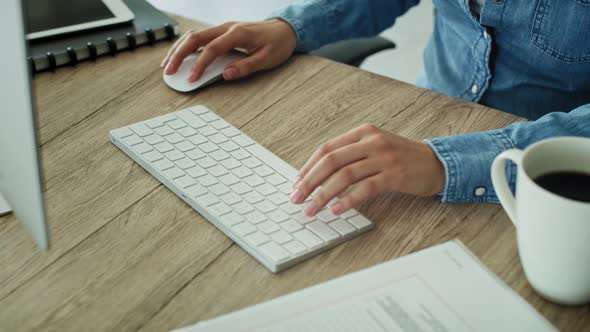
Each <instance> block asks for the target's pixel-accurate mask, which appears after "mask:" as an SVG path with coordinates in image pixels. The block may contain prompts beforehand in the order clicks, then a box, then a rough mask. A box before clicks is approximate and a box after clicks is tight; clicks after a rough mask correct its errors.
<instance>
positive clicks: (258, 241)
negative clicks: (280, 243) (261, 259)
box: [246, 232, 270, 247]
mask: <svg viewBox="0 0 590 332" xmlns="http://www.w3.org/2000/svg"><path fill="white" fill-rule="evenodd" d="M246 240H247V241H248V242H250V244H252V245H253V246H255V247H258V246H260V245H263V244H265V243H267V242H268V241H270V237H268V236H267V235H264V234H262V233H260V232H255V233H252V234H250V235H248V237H246Z"/></svg>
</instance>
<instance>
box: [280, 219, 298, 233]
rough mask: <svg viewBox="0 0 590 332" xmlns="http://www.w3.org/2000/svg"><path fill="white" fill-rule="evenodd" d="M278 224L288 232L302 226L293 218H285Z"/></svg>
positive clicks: (295, 230)
mask: <svg viewBox="0 0 590 332" xmlns="http://www.w3.org/2000/svg"><path fill="white" fill-rule="evenodd" d="M280 226H281V227H282V228H283V229H284V230H286V231H287V232H289V233H294V232H297V231H298V230H300V229H303V226H301V224H299V223H298V222H296V221H293V220H287V221H285V222H284V223H281V225H280Z"/></svg>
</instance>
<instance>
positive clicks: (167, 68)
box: [164, 63, 172, 75]
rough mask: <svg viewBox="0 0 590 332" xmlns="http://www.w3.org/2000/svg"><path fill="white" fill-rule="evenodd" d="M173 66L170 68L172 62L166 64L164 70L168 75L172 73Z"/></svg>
mask: <svg viewBox="0 0 590 332" xmlns="http://www.w3.org/2000/svg"><path fill="white" fill-rule="evenodd" d="M171 71H172V70H171V68H170V63H168V65H167V66H166V69H164V72H165V73H166V75H170V74H172V73H171Z"/></svg>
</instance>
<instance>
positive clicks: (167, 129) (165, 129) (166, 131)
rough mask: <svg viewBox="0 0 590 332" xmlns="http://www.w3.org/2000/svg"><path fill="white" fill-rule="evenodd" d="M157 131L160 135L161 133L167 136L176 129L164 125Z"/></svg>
mask: <svg viewBox="0 0 590 332" xmlns="http://www.w3.org/2000/svg"><path fill="white" fill-rule="evenodd" d="M155 132H156V133H158V135H160V136H167V135H170V134H173V133H174V130H172V129H171V128H170V127H168V126H162V127H160V128H156V129H155Z"/></svg>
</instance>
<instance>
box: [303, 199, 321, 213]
mask: <svg viewBox="0 0 590 332" xmlns="http://www.w3.org/2000/svg"><path fill="white" fill-rule="evenodd" d="M303 212H305V214H307V216H308V217H313V216H315V214H316V213H318V205H317V204H316V203H315V202H314V201H311V202H309V204H308V205H307V206H306V207H305V209H303Z"/></svg>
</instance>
